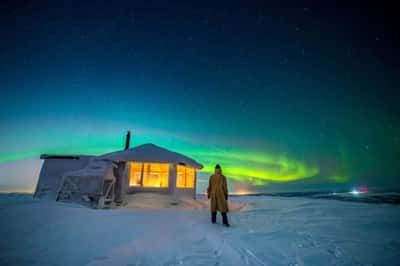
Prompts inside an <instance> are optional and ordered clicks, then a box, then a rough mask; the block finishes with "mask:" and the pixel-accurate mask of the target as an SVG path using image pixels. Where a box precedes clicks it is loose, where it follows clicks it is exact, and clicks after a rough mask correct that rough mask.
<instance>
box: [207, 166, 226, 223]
mask: <svg viewBox="0 0 400 266" xmlns="http://www.w3.org/2000/svg"><path fill="white" fill-rule="evenodd" d="M207 197H208V198H209V199H211V203H210V209H211V222H212V223H213V224H215V222H216V221H217V211H219V212H220V213H221V215H222V222H223V224H224V225H225V226H227V227H229V223H228V216H227V215H226V213H227V212H228V211H229V210H228V186H227V184H226V177H225V176H224V175H223V174H222V170H221V166H220V165H219V164H217V165H216V166H215V174H213V175H212V176H210V179H209V182H208V188H207Z"/></svg>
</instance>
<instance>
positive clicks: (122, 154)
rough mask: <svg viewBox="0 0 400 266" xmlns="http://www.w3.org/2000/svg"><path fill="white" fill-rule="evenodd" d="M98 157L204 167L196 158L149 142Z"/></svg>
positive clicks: (118, 160)
mask: <svg viewBox="0 0 400 266" xmlns="http://www.w3.org/2000/svg"><path fill="white" fill-rule="evenodd" d="M97 158H98V159H109V160H112V161H117V162H121V161H123V162H124V161H125V162H127V161H136V162H153V163H176V164H184V165H187V166H191V167H194V168H197V169H201V168H203V165H202V164H200V163H198V162H196V161H195V160H193V159H191V158H189V157H187V156H185V155H183V154H180V153H177V152H173V151H170V150H168V149H165V148H162V147H159V146H157V145H154V144H151V143H147V144H143V145H139V146H137V147H134V148H130V149H127V150H121V151H116V152H111V153H106V154H103V155H101V156H99V157H97Z"/></svg>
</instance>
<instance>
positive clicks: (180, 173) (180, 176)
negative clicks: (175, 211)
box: [176, 165, 186, 188]
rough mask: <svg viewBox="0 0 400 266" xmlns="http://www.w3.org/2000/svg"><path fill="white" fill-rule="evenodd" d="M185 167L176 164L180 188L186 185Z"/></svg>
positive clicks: (177, 185) (177, 184)
mask: <svg viewBox="0 0 400 266" xmlns="http://www.w3.org/2000/svg"><path fill="white" fill-rule="evenodd" d="M185 168H186V167H185V166H183V165H177V166H176V187H178V188H183V187H185V185H186V178H185Z"/></svg>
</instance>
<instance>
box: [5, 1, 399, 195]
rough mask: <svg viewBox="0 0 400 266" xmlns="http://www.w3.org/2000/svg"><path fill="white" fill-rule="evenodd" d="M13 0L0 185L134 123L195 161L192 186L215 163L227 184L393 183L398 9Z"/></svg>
mask: <svg viewBox="0 0 400 266" xmlns="http://www.w3.org/2000/svg"><path fill="white" fill-rule="evenodd" d="M17 2H18V3H15V2H10V3H5V2H3V1H2V3H1V5H2V6H1V17H0V36H1V42H0V84H1V88H0V90H1V91H0V101H1V104H0V137H1V138H0V190H1V189H3V190H13V189H30V188H33V186H34V184H35V182H36V178H37V176H36V175H37V171H38V169H39V168H40V163H41V162H40V160H39V159H38V156H39V155H40V154H41V153H61V154H68V153H83V154H101V153H105V152H110V151H114V150H117V149H122V148H123V145H124V137H125V133H126V131H127V130H128V129H131V130H132V133H133V139H132V143H133V145H139V144H143V143H147V142H152V143H154V144H157V145H160V146H163V147H166V148H169V149H172V150H175V151H178V152H182V153H184V154H186V155H188V156H191V157H193V158H194V159H196V160H197V161H199V162H201V163H203V164H204V165H205V168H204V170H203V171H202V173H201V174H200V178H199V187H200V189H202V184H203V185H204V183H205V180H206V178H207V177H208V176H209V173H210V172H211V171H212V169H213V167H214V165H215V164H216V163H220V164H221V166H222V168H223V171H224V173H225V174H226V175H227V177H228V178H229V179H228V181H229V182H230V186H231V188H232V191H239V190H246V191H258V192H261V191H263V192H269V191H277V190H279V191H293V190H307V189H313V190H316V189H317V190H319V189H330V190H335V189H351V188H352V187H354V186H359V185H366V186H369V187H372V188H385V189H396V188H399V187H400V179H399V178H400V175H399V173H400V162H399V158H400V126H399V122H400V112H399V111H400V107H399V105H398V101H399V94H400V93H399V84H400V82H399V77H398V76H399V70H400V67H399V66H400V64H399V59H400V56H399V55H400V53H399V50H398V48H399V47H400V46H399V39H398V34H397V32H396V29H395V23H396V19H395V18H396V16H397V14H395V8H394V7H386V8H371V7H368V6H363V7H359V8H344V7H342V8H339V7H333V6H334V5H333V4H332V7H329V8H327V7H324V8H319V7H312V6H307V5H304V6H301V7H295V8H282V7H271V6H265V5H263V4H262V3H261V2H255V1H254V2H253V1H251V2H252V3H251V4H249V3H247V2H248V1H243V2H241V3H240V2H237V3H236V2H232V1H228V2H225V3H223V2H220V3H219V4H218V5H215V4H211V3H212V2H210V3H209V4H207V3H206V2H204V1H201V2H199V3H197V4H193V3H192V4H189V1H182V3H180V4H178V3H177V2H176V3H175V2H173V1H160V2H152V1H143V2H141V3H139V2H135V1H127V2H119V1H97V2H96V3H95V1H87V2H90V3H86V4H85V3H82V2H85V1H65V2H64V1H49V2H48V3H46V1H40V3H39V2H38V1H17ZM294 3H296V6H299V2H298V1H296V2H293V3H291V2H287V4H288V5H289V4H292V6H294ZM200 192H201V191H200Z"/></svg>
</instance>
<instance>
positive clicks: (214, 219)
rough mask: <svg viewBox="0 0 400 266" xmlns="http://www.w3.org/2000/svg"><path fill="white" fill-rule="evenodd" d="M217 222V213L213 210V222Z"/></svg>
mask: <svg viewBox="0 0 400 266" xmlns="http://www.w3.org/2000/svg"><path fill="white" fill-rule="evenodd" d="M216 222H217V213H216V212H211V223H213V224H215V223H216Z"/></svg>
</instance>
